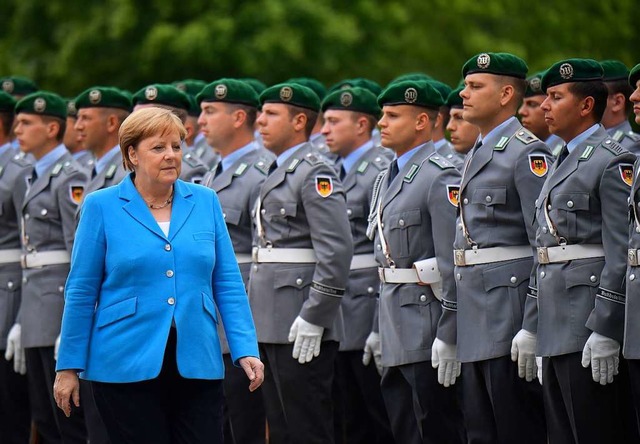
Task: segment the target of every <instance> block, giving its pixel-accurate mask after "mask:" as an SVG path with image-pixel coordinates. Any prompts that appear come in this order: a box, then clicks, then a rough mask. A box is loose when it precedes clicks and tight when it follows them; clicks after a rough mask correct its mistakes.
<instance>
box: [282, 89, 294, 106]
mask: <svg viewBox="0 0 640 444" xmlns="http://www.w3.org/2000/svg"><path fill="white" fill-rule="evenodd" d="M292 98H293V90H292V89H291V87H289V86H283V87H282V88H280V100H282V101H283V102H288V101H290V100H291V99H292Z"/></svg>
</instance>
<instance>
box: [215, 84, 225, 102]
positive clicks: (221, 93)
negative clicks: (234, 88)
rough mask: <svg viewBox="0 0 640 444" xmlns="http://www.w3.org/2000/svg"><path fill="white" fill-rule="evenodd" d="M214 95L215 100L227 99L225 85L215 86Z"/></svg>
mask: <svg viewBox="0 0 640 444" xmlns="http://www.w3.org/2000/svg"><path fill="white" fill-rule="evenodd" d="M214 94H215V95H216V99H220V100H222V99H224V98H225V97H227V85H225V84H224V83H221V84H220V85H216V89H215V92H214Z"/></svg>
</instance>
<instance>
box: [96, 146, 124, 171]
mask: <svg viewBox="0 0 640 444" xmlns="http://www.w3.org/2000/svg"><path fill="white" fill-rule="evenodd" d="M119 152H120V145H116V146H114V147H113V148H111V149H110V150H109V151H107V153H106V154H105V155H104V156H102V157H101V158H100V159H98V160H96V163H95V168H96V173H98V174H100V173H101V172H102V171H103V170H104V169H105V168H106V167H107V165H109V164H110V163H111V161H112V160H113V159H114V158H115V156H117V155H118V153H119Z"/></svg>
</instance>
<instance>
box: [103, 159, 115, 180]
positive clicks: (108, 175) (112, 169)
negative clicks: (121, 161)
mask: <svg viewBox="0 0 640 444" xmlns="http://www.w3.org/2000/svg"><path fill="white" fill-rule="evenodd" d="M117 169H118V165H116V164H115V163H112V164H111V165H109V168H107V172H106V173H104V178H105V179H107V180H109V179H113V176H114V175H115V174H116V170H117Z"/></svg>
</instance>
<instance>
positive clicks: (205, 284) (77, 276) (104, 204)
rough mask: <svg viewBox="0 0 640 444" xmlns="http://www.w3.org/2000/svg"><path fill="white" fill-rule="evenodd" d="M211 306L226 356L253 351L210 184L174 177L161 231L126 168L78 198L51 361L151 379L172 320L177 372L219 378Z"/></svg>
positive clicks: (105, 374)
mask: <svg viewBox="0 0 640 444" xmlns="http://www.w3.org/2000/svg"><path fill="white" fill-rule="evenodd" d="M216 307H217V309H218V311H219V313H220V316H221V317H222V321H223V322H224V326H225V331H226V334H227V339H228V341H229V347H230V350H231V357H232V358H233V361H234V362H237V360H238V359H239V358H241V357H244V356H256V357H257V356H259V355H258V344H257V340H256V333H255V327H254V324H253V319H252V317H251V311H250V309H249V302H248V298H247V294H246V292H245V288H244V284H243V282H242V278H241V276H240V271H239V269H238V264H237V262H236V259H235V255H234V251H233V247H232V244H231V240H230V239H229V234H228V232H227V228H226V225H225V222H224V218H223V215H222V210H221V207H220V204H219V202H218V197H217V196H216V194H215V192H214V191H212V190H210V189H208V188H205V187H202V186H200V185H193V184H190V183H186V182H183V181H181V180H178V181H176V183H175V188H174V200H173V208H172V212H171V226H170V229H169V236H165V235H164V233H163V232H162V230H161V229H160V227H159V226H158V224H157V222H156V221H155V219H154V218H153V216H152V215H151V212H150V210H149V208H147V205H146V204H145V202H144V201H143V199H142V197H141V196H140V194H139V193H138V191H137V190H136V188H135V186H134V184H133V182H132V176H131V175H129V176H128V177H125V178H124V179H123V181H122V182H121V183H120V184H119V185H117V186H113V187H110V188H107V189H104V190H99V191H96V192H94V193H91V194H89V195H88V196H87V197H86V199H85V201H84V204H83V206H82V211H81V216H80V223H79V226H78V230H77V233H76V239H75V243H74V247H73V253H72V257H71V271H70V273H69V278H68V280H67V284H66V290H65V307H64V314H63V318H62V333H61V341H60V349H59V353H58V362H57V370H64V369H76V370H79V371H82V373H81V375H80V376H81V377H82V378H84V379H89V380H92V381H101V382H136V381H143V380H148V379H153V378H155V377H156V376H158V374H159V373H160V369H161V367H162V360H163V357H164V351H165V345H166V343H167V338H168V336H169V329H170V328H171V324H172V321H173V320H175V328H176V329H177V337H178V342H177V350H176V354H177V362H178V370H179V372H180V374H181V375H182V376H183V377H185V378H198V379H222V378H223V376H224V365H223V361H222V354H221V351H220V341H219V339H218V333H217V331H216V326H217V324H218V319H217V314H216Z"/></svg>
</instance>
